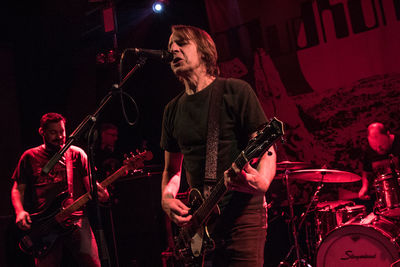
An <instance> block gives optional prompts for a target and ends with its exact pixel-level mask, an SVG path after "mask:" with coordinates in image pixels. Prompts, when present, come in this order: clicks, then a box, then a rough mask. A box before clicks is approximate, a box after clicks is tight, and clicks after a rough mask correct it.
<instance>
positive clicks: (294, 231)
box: [278, 169, 325, 267]
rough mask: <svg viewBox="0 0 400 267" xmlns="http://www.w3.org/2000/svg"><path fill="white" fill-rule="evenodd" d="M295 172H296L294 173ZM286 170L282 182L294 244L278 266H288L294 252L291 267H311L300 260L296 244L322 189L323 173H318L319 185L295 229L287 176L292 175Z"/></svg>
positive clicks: (303, 260)
mask: <svg viewBox="0 0 400 267" xmlns="http://www.w3.org/2000/svg"><path fill="white" fill-rule="evenodd" d="M294 172H296V171H294ZM294 172H290V171H289V170H288V169H287V170H285V172H284V180H285V182H286V191H287V198H288V203H289V211H290V225H291V229H292V236H293V242H294V244H293V245H292V246H291V248H290V249H289V252H288V254H287V255H286V257H285V259H284V260H283V261H281V262H280V263H279V265H278V266H280V267H283V266H289V264H288V262H287V261H288V259H289V257H290V255H291V254H292V251H293V250H295V252H296V260H295V261H294V263H293V264H292V265H291V266H292V267H303V266H305V267H311V265H310V264H308V262H307V261H306V260H305V259H302V258H301V257H300V247H299V242H298V230H299V229H301V227H302V225H303V223H304V222H305V219H306V218H307V214H308V213H309V211H310V208H311V207H312V206H313V204H314V202H315V200H316V199H317V196H318V194H319V192H320V191H321V189H322V188H323V186H324V184H323V182H324V179H325V177H324V176H325V172H320V173H319V174H320V175H321V178H319V184H318V186H317V188H316V190H315V192H314V194H313V196H312V198H311V201H310V203H309V204H308V206H307V208H306V211H305V212H303V214H302V215H301V216H300V218H301V220H300V222H299V225H298V226H297V227H296V224H295V220H294V212H293V197H292V195H291V193H290V186H289V176H290V177H291V176H292V173H294Z"/></svg>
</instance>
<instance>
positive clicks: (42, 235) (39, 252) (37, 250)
mask: <svg viewBox="0 0 400 267" xmlns="http://www.w3.org/2000/svg"><path fill="white" fill-rule="evenodd" d="M152 158H153V154H152V153H151V151H144V152H142V153H139V154H138V155H135V156H132V157H130V158H128V159H126V160H125V161H124V164H123V166H122V167H121V168H119V169H118V170H117V171H116V172H114V173H113V174H111V175H110V176H108V177H107V178H106V179H105V180H104V181H102V182H101V183H100V184H101V186H102V187H103V188H106V187H107V186H108V185H110V184H111V183H113V182H114V181H115V180H117V179H118V178H120V177H122V176H125V175H126V174H127V172H128V171H129V170H135V169H138V168H140V167H143V161H145V160H151V159H152ZM68 198H69V193H68V192H67V191H66V192H63V193H61V194H59V195H58V196H57V197H56V199H55V200H54V201H53V202H52V203H51V205H50V206H49V207H48V208H46V209H45V210H43V211H41V212H38V213H35V214H31V215H30V216H31V220H32V224H31V228H30V229H29V230H27V231H24V232H23V234H22V238H21V239H20V241H19V244H18V245H19V248H20V249H21V250H22V251H23V252H25V253H27V254H31V255H33V256H34V257H41V256H44V255H46V254H47V253H48V251H49V249H50V248H51V247H52V246H53V244H54V242H55V241H56V240H57V238H58V237H59V236H61V235H63V234H66V233H68V232H70V231H71V230H72V229H73V227H70V226H66V225H65V223H64V222H65V221H66V220H68V218H69V217H70V215H71V214H72V213H73V212H75V211H77V210H79V209H80V208H81V207H82V206H83V205H85V204H86V203H87V202H88V201H89V200H90V199H91V195H90V193H89V192H87V193H86V194H83V195H82V196H81V197H79V198H78V199H77V200H75V201H74V202H73V203H72V204H70V205H68V206H67V207H65V208H63V203H64V202H65V200H66V199H68Z"/></svg>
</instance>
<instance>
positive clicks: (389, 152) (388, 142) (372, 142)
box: [358, 122, 400, 199]
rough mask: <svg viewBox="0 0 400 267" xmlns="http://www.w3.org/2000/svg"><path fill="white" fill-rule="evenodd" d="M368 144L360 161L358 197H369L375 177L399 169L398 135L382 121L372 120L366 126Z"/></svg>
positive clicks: (399, 143) (399, 149)
mask: <svg viewBox="0 0 400 267" xmlns="http://www.w3.org/2000/svg"><path fill="white" fill-rule="evenodd" d="M368 144H369V147H368V148H367V149H366V151H365V154H364V159H363V162H362V165H363V170H362V177H361V179H362V187H361V189H360V191H359V192H358V196H359V198H360V199H369V198H371V187H372V183H371V182H372V181H373V180H374V179H375V178H376V177H378V176H380V175H382V174H388V173H392V172H393V171H394V170H399V157H400V136H399V135H395V134H392V133H391V132H390V131H389V130H388V129H387V128H386V127H385V126H384V125H383V124H382V123H380V122H374V123H371V124H370V125H369V126H368ZM396 172H397V171H396Z"/></svg>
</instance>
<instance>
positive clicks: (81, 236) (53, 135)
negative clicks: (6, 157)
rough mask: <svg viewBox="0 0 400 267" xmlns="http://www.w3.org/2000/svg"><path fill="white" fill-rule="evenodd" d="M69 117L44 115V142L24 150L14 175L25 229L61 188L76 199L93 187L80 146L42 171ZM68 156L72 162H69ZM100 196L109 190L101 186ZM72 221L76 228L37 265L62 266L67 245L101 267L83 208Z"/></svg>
mask: <svg viewBox="0 0 400 267" xmlns="http://www.w3.org/2000/svg"><path fill="white" fill-rule="evenodd" d="M65 121H66V120H65V118H64V117H63V116H62V115H60V114H57V113H47V114H45V115H43V117H42V118H41V120H40V128H39V134H40V135H41V136H42V137H43V144H42V145H40V146H38V147H34V148H31V149H28V150H27V151H25V152H24V153H23V155H22V156H21V158H20V160H19V162H18V165H17V167H16V169H15V171H14V174H13V176H12V180H13V182H14V184H13V187H12V190H11V200H12V204H13V206H14V209H15V214H16V224H17V226H18V227H19V228H20V229H22V230H29V229H30V228H31V223H32V219H31V216H30V214H32V213H36V212H40V211H43V210H45V209H46V208H48V207H49V205H51V203H52V201H54V200H55V199H56V196H57V195H58V194H60V193H61V192H64V191H66V190H68V191H69V194H70V196H72V199H73V200H75V199H77V198H78V197H79V196H81V195H82V194H84V193H86V192H87V190H88V189H89V180H88V169H87V167H88V162H87V156H86V154H85V152H84V151H83V150H82V149H80V148H78V147H76V146H71V147H70V148H69V149H68V151H67V152H66V153H65V155H64V156H63V157H62V159H61V160H60V161H59V162H58V163H57V164H56V165H55V166H54V168H53V169H52V170H51V171H50V173H49V174H48V175H43V174H41V170H42V168H43V167H44V165H45V164H46V163H47V162H48V161H49V160H50V158H51V157H52V156H53V155H54V154H55V153H56V152H57V151H59V150H60V149H61V148H62V147H63V146H64V144H65V136H66V135H65ZM68 160H70V161H71V164H70V163H69V162H68V163H67V161H68ZM67 166H71V169H72V170H71V173H72V175H70V176H72V177H68V175H67V168H68V167H67ZM69 172H70V171H68V173H69ZM69 181H70V183H69ZM98 197H99V200H100V201H106V200H107V199H108V192H107V190H106V189H104V188H102V187H101V186H99V187H98ZM71 202H72V201H71ZM68 224H74V225H75V227H74V230H73V231H70V232H68V233H67V234H65V235H62V236H60V237H59V238H58V239H57V240H56V242H55V243H54V245H53V247H52V248H51V249H50V251H49V253H48V254H46V255H44V256H43V257H40V258H36V259H35V265H36V266H40V267H49V266H60V264H61V261H62V251H63V249H64V246H65V247H66V249H68V250H69V251H70V252H71V254H72V255H73V257H74V258H75V260H76V261H77V262H78V263H79V265H80V266H97V267H100V260H99V256H98V251H97V244H96V240H95V238H94V235H93V232H92V230H91V228H90V225H89V221H88V219H87V217H86V216H85V215H84V213H83V211H77V212H75V213H74V214H73V218H71V219H69V220H68ZM44 234H45V233H44Z"/></svg>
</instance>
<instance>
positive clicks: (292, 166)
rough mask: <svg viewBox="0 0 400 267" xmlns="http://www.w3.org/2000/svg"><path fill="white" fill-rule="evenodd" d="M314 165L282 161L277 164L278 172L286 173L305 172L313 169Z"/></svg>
mask: <svg viewBox="0 0 400 267" xmlns="http://www.w3.org/2000/svg"><path fill="white" fill-rule="evenodd" d="M312 167H313V165H312V164H310V163H307V162H294V161H281V162H278V163H277V164H276V170H277V171H286V170H291V171H294V170H303V169H307V168H312Z"/></svg>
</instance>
